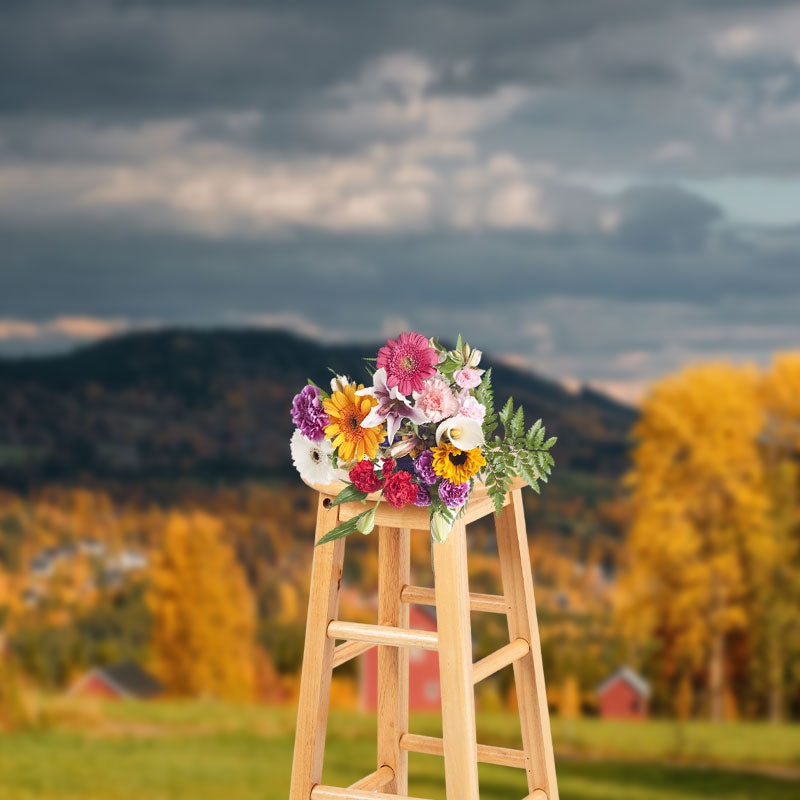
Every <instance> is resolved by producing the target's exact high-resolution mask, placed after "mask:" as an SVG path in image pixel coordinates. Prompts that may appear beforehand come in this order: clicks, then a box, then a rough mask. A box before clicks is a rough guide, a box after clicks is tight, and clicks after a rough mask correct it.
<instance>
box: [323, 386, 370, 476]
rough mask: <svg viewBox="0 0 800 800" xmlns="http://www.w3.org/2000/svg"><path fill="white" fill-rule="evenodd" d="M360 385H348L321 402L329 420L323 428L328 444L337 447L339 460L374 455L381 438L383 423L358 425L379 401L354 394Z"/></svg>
mask: <svg viewBox="0 0 800 800" xmlns="http://www.w3.org/2000/svg"><path fill="white" fill-rule="evenodd" d="M363 388H364V386H363V385H361V384H359V385H358V386H356V385H355V384H354V383H350V384H347V385H346V386H345V387H344V389H343V390H342V391H336V392H334V393H333V394H332V395H331V396H330V397H329V398H327V399H326V400H323V402H322V406H323V408H324V409H325V412H326V413H327V415H328V416H329V417H330V420H331V421H330V424H329V425H327V426H326V427H325V438H326V439H332V440H333V441H332V442H331V444H332V445H333V446H334V447H337V448H338V449H339V461H340V462H350V461H354V460H356V461H361V459H362V458H363V457H364V456H365V455H366V456H367V457H368V458H375V451H376V450H377V449H378V445H379V444H380V443H381V442H382V441H383V437H384V430H383V427H384V426H383V425H378V426H377V427H375V428H362V427H361V422H362V420H363V419H364V418H365V417H366V416H367V414H369V412H370V410H371V409H372V407H373V406H376V405H377V404H378V401H377V400H376V399H375V398H374V397H370V396H366V397H356V392H357V391H360V390H361V389H363Z"/></svg>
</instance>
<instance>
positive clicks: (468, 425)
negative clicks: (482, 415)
mask: <svg viewBox="0 0 800 800" xmlns="http://www.w3.org/2000/svg"><path fill="white" fill-rule="evenodd" d="M443 437H446V441H448V442H450V443H451V444H452V445H454V446H455V447H457V448H458V449H459V450H472V449H473V448H475V447H480V446H481V445H482V444H483V443H484V439H483V428H482V427H481V424H480V422H478V421H477V420H474V419H470V418H469V417H465V416H462V415H461V414H457V415H456V416H455V417H450V419H446V420H445V421H444V422H442V423H440V424H439V427H438V428H437V429H436V444H437V445H438V444H441V443H442V438H443Z"/></svg>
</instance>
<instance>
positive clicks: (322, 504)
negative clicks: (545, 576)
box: [289, 484, 558, 800]
mask: <svg viewBox="0 0 800 800" xmlns="http://www.w3.org/2000/svg"><path fill="white" fill-rule="evenodd" d="M318 488H319V487H318ZM334 494H335V492H334ZM476 494H477V492H475V493H473V499H472V500H471V501H470V504H469V506H468V507H467V509H466V511H465V513H464V514H463V515H462V517H461V518H460V519H459V520H458V521H457V522H456V524H455V526H454V528H453V530H452V532H451V533H450V536H449V538H448V540H447V542H445V543H444V544H435V545H434V546H433V553H434V585H435V588H433V589H429V588H424V587H421V586H412V585H410V532H411V530H425V531H427V530H428V509H426V508H417V507H415V506H413V507H412V506H408V507H406V508H403V509H400V510H396V509H393V508H391V507H390V506H389V505H388V504H386V503H384V502H382V503H380V504H378V505H379V507H378V509H377V512H376V526H377V528H376V529H377V531H378V539H379V543H378V549H379V557H378V564H379V566H378V580H379V584H378V624H377V625H367V624H363V623H357V622H344V621H341V620H339V619H338V607H339V590H340V585H341V577H342V563H343V560H344V547H345V539H338V540H336V541H333V542H330V543H328V544H324V545H321V546H319V547H317V548H316V549H315V551H314V563H313V567H312V571H311V591H310V596H309V603H308V622H307V625H306V638H305V649H304V653H303V670H302V677H301V680H300V698H299V708H298V714H297V733H296V738H295V745H294V760H293V763H292V782H291V788H290V790H289V800H417V799H415V798H409V797H408V753H409V752H414V753H430V754H433V755H439V756H444V768H445V782H446V788H447V797H448V800H479V797H480V794H479V789H478V762H479V761H481V762H486V763H489V764H503V765H506V766H511V767H519V768H522V769H524V770H525V771H526V773H527V778H528V791H529V794H528V795H527V796H526V798H524V800H558V786H557V785H556V772H555V764H554V761H553V744H552V739H551V736H550V718H549V715H548V711H547V696H546V694H545V685H544V672H543V668H542V653H541V646H540V642H539V627H538V623H537V620H536V606H535V604H534V598H533V579H532V575H531V568H530V557H529V553H528V542H527V536H526V532H525V517H524V515H523V508H522V496H521V488H520V486H519V485H518V484H517V485H516V488H514V489H513V490H512V491H511V492H509V494H508V495H507V497H506V499H505V505H504V508H503V511H502V513H501V514H500V516H499V517H497V518H496V521H495V528H496V531H497V549H498V553H499V556H500V568H501V574H502V582H503V594H504V596H503V597H500V596H496V595H487V594H475V593H470V591H469V586H468V581H467V539H466V525H467V524H468V523H470V522H473V521H475V520H476V519H480V518H481V517H483V516H486V515H487V514H490V513H492V512H493V506H492V504H491V501H490V500H489V498H488V497H486V496H485V494H484V495H482V496H479V497H476V496H475V495H476ZM332 497H333V495H332V494H330V493H326V492H325V491H324V490H321V491H320V494H319V510H318V513H317V530H316V538H317V540H318V539H320V538H321V537H322V536H323V535H324V534H325V533H327V532H328V531H330V530H331V529H332V528H334V527H335V526H336V525H337V524H339V522H343V521H345V520H347V519H350V518H352V517H353V516H354V515H355V514H358V513H360V512H361V511H363V510H364V508H365V507H364V505H362V504H361V503H347V504H343V505H340V506H332V505H331V500H332ZM372 505H375V503H373V504H372ZM410 603H417V604H424V605H432V606H435V607H436V616H437V631H423V630H413V629H410V628H409V614H408V605H409V604H410ZM470 611H486V612H491V613H499V614H506V616H507V618H508V632H509V642H508V644H506V645H504V646H503V647H501V648H500V649H499V650H497V651H496V652H494V653H492V654H491V655H489V656H487V657H486V658H483V659H481V660H480V661H477V662H475V663H473V661H472V636H471V626H470ZM336 640H343V641H344V643H343V644H340V645H338V646H336V645H335V642H336ZM376 645H377V647H378V708H377V710H378V748H377V751H378V752H377V755H378V758H377V768H376V770H375V771H374V772H372V773H371V774H369V775H367V776H366V777H365V778H362V779H361V780H359V781H357V782H356V783H354V784H352V785H351V786H349V787H347V788H337V787H333V786H324V785H322V783H321V780H322V761H323V754H324V750H325V732H326V728H327V722H328V704H329V696H330V686H331V676H332V673H333V670H334V668H335V667H338V666H340V665H341V664H344V663H345V662H346V661H349V660H350V659H352V658H355V657H356V656H359V655H361V654H362V653H365V652H366V651H367V650H369V649H370V648H372V647H375V646H376ZM409 647H421V648H424V649H427V650H437V651H438V653H439V672H440V680H441V697H442V733H443V736H442V738H441V739H439V738H436V737H432V736H421V735H418V734H414V733H410V732H409V730H408V648H409ZM509 664H513V666H514V680H515V682H516V688H517V701H518V705H519V714H520V723H521V727H522V742H523V749H522V750H515V749H510V748H506V747H495V746H491V745H482V744H478V743H477V741H476V733H475V695H474V690H473V687H474V685H475V684H476V683H477V682H478V681H480V680H483V679H484V678H486V677H488V676H489V675H492V674H493V673H495V672H497V670H499V669H502V668H503V667H505V666H508V665H509Z"/></svg>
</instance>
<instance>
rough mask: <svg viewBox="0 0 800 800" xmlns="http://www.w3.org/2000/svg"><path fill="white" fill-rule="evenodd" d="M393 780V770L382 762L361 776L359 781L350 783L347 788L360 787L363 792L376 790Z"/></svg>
mask: <svg viewBox="0 0 800 800" xmlns="http://www.w3.org/2000/svg"><path fill="white" fill-rule="evenodd" d="M393 780H394V770H393V769H392V768H391V767H390V766H389V765H388V764H384V765H383V766H382V767H378V769H376V770H375V772H370V774H369V775H367V776H366V777H364V778H362V779H361V780H360V781H356V782H355V783H351V784H350V786H348V787H347V788H348V789H361V790H362V791H365V792H376V791H378V790H379V789H383V788H384V786H386V785H387V784H388V783H391V781H393Z"/></svg>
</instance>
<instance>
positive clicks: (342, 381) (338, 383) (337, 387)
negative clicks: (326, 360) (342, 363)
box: [331, 375, 350, 392]
mask: <svg viewBox="0 0 800 800" xmlns="http://www.w3.org/2000/svg"><path fill="white" fill-rule="evenodd" d="M349 385H350V380H349V379H348V377H347V376H346V375H337V376H336V377H335V378H331V391H332V392H343V391H344V387H345V386H349Z"/></svg>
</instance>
